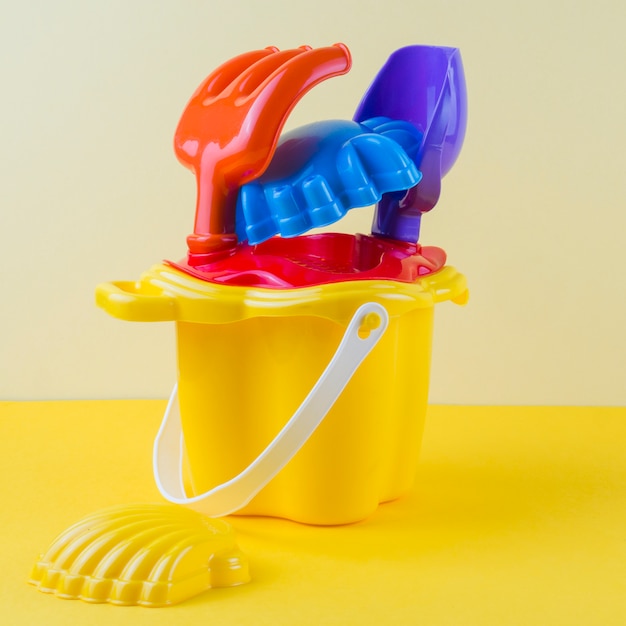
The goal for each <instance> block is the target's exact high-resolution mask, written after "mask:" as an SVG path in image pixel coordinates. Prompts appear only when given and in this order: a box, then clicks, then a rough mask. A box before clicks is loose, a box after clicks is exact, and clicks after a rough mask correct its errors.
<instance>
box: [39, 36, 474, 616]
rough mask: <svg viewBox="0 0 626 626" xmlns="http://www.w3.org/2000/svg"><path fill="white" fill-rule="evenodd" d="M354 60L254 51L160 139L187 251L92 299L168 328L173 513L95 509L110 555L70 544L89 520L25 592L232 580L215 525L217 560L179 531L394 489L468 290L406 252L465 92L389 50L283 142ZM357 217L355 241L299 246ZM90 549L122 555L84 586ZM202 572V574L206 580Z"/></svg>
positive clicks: (143, 589) (438, 57)
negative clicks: (361, 88) (368, 212)
mask: <svg viewBox="0 0 626 626" xmlns="http://www.w3.org/2000/svg"><path fill="white" fill-rule="evenodd" d="M350 65H351V58H350V53H349V51H348V49H347V48H346V46H344V45H342V44H336V45H334V46H329V47H324V48H318V49H312V48H310V47H308V46H303V47H300V48H297V49H293V50H283V51H280V50H278V49H276V48H266V49H264V50H256V51H252V52H248V53H245V54H243V55H240V56H238V57H236V58H234V59H231V60H230V61H227V62H226V63H224V64H223V65H222V66H220V67H219V68H217V69H216V70H215V71H214V72H213V73H211V74H210V75H209V76H208V77H207V78H206V80H205V81H204V82H203V83H202V84H201V85H200V86H199V87H198V89H197V90H196V91H195V93H194V94H193V96H192V97H191V99H190V101H189V103H188V104H187V106H186V108H185V110H184V112H183V115H182V117H181V120H180V122H179V124H178V127H177V129H176V132H175V140H174V147H175V151H176V155H177V157H178V158H179V160H180V161H181V162H182V163H183V164H184V165H185V166H186V167H188V168H189V169H190V170H191V171H192V172H193V173H194V175H195V178H196V183H197V201H196V211H195V220H194V229H193V233H192V234H191V235H189V237H188V238H187V247H188V252H187V255H186V256H185V258H183V259H177V260H168V261H165V262H163V263H161V264H158V265H156V266H154V267H152V268H151V269H150V270H149V271H147V272H146V273H145V274H144V275H143V276H141V278H140V279H139V280H138V281H118V282H111V283H106V284H102V285H99V286H98V288H97V291H96V299H97V303H98V305H99V306H100V307H102V308H103V309H104V310H105V311H107V312H108V313H109V314H111V315H113V316H115V317H117V318H120V319H123V320H129V321H141V322H155V321H170V322H175V326H176V334H177V350H178V356H177V358H178V380H177V382H176V385H175V386H174V390H173V392H172V395H171V398H170V401H169V404H168V407H167V410H166V414H165V416H164V419H163V423H162V425H161V428H160V430H159V432H158V434H157V436H156V440H155V444H154V455H153V465H154V474H155V479H156V482H157V485H158V487H159V489H160V491H161V493H162V494H163V496H164V497H165V498H166V499H167V500H168V501H169V502H171V503H172V504H173V505H178V506H172V505H171V504H170V505H155V507H153V508H148V509H141V510H140V511H137V508H134V509H132V511H131V513H130V514H129V508H128V507H126V508H124V507H122V508H120V509H116V510H114V511H108V512H104V513H102V514H100V515H98V514H97V515H96V518H97V520H96V521H97V523H96V524H95V526H97V527H98V528H100V531H101V533H103V534H105V535H106V537H107V540H106V541H108V542H109V543H108V544H106V541H105V540H103V539H102V538H101V537H100V538H99V539H98V538H97V537H98V536H97V533H96V534H93V533H91V534H90V532H91V531H86V530H85V529H86V528H92V527H93V526H94V518H90V520H91V521H90V523H89V524H87V525H85V523H84V521H83V522H79V523H78V524H77V525H76V526H75V527H72V529H70V530H69V531H66V533H64V534H63V535H62V536H61V537H60V538H58V539H57V541H56V542H55V544H53V546H52V547H51V549H50V551H49V553H48V556H47V557H46V556H44V557H42V560H40V561H39V563H38V564H37V566H36V568H35V571H34V573H33V577H32V580H31V582H33V583H34V584H36V585H38V586H39V587H40V588H41V589H42V590H43V591H49V592H55V593H57V595H60V596H62V597H81V598H83V599H87V600H90V601H94V602H96V601H98V602H102V601H109V602H113V603H117V604H144V605H146V606H165V605H168V604H172V603H175V602H178V601H180V600H182V599H184V598H185V597H190V596H191V595H195V594H196V593H198V592H199V591H202V590H203V589H206V588H209V587H211V586H219V585H222V586H223V585H231V584H241V583H243V582H246V581H247V580H248V578H249V575H248V570H247V561H246V560H245V557H244V556H243V555H241V554H240V553H238V552H237V548H236V544H235V543H234V540H233V539H232V537H230V535H229V529H228V525H227V524H226V523H225V522H223V521H221V520H214V521H215V523H216V526H215V532H214V534H213V536H214V537H215V538H218V539H216V543H215V545H213V544H212V543H211V541H208V542H207V541H206V540H205V539H206V538H203V536H202V534H201V533H200V534H198V533H197V532H196V534H194V532H192V531H190V533H191V535H188V534H187V535H186V534H185V524H186V523H187V521H189V524H190V525H191V527H195V526H194V524H196V523H197V519H198V518H195V517H194V518H190V517H185V516H199V517H200V518H202V519H203V520H205V521H206V522H207V523H208V524H210V523H211V521H210V520H207V517H209V518H215V517H221V516H225V515H229V514H241V515H263V516H274V517H282V518H286V519H289V520H293V521H295V522H300V523H304V524H315V525H337V524H348V523H352V522H356V521H360V520H364V519H366V518H367V517H368V516H369V515H370V514H371V513H373V512H374V511H375V509H376V508H377V506H378V505H379V504H380V503H383V502H387V501H391V500H394V499H396V498H398V497H400V496H402V495H403V494H405V493H407V491H409V490H410V488H411V485H412V482H413V478H414V475H415V472H416V468H417V462H418V456H419V448H420V442H421V436H422V431H423V426H424V419H425V412H426V406H427V402H428V381H429V370H430V352H431V340H432V326H433V313H434V305H435V304H436V303H438V302H442V301H445V300H451V301H452V302H456V303H458V304H464V303H465V302H466V301H467V294H468V292H467V286H466V281H465V278H464V276H463V275H462V274H460V273H459V272H457V271H456V270H455V269H454V268H453V267H451V266H448V265H446V254H445V252H444V251H443V250H441V249H440V248H437V247H432V246H422V245H421V244H420V243H419V234H420V222H421V217H422V214H423V213H425V212H427V211H429V210H430V209H432V208H433V207H434V206H435V204H436V202H437V200H438V198H439V194H440V190H441V179H442V178H443V176H444V175H445V174H446V173H447V172H448V171H449V169H450V168H451V167H452V165H453V164H454V162H455V160H456V158H457V156H458V154H459V151H460V149H461V145H462V143H463V138H464V134H465V127H466V112H467V104H466V92H465V82H464V75H463V68H462V63H461V59H460V54H459V52H458V50H457V49H455V48H444V47H433V46H411V47H408V48H403V49H400V50H397V51H396V52H394V53H393V54H392V55H391V57H390V58H389V60H388V62H387V63H386V64H385V66H383V68H382V69H381V70H380V72H379V74H378V75H377V76H376V78H375V79H374V81H373V83H372V84H371V86H370V88H369V89H368V91H367V92H366V94H365V95H364V96H363V98H362V100H361V102H360V103H359V104H358V106H357V108H356V113H355V115H354V118H353V119H352V120H326V121H318V122H314V123H312V124H308V125H306V126H303V127H300V128H296V129H294V130H292V131H290V132H286V133H282V129H283V126H284V123H285V121H286V119H287V117H288V115H289V113H290V112H291V110H292V109H293V107H294V106H295V104H296V103H297V102H298V101H299V99H300V98H301V97H302V96H303V95H304V94H305V93H306V92H307V91H309V90H310V89H311V88H313V87H314V86H315V85H316V84H318V83H319V82H321V81H323V80H326V79H328V78H331V77H334V76H338V75H340V74H344V73H346V72H347V71H348V70H349V69H350ZM372 205H375V212H374V220H373V224H372V228H371V232H370V233H368V234H343V233H333V232H322V233H317V234H312V233H310V232H309V231H311V230H312V229H314V228H319V227H323V226H329V225H331V224H333V223H335V222H337V221H338V220H340V219H341V218H342V217H343V216H344V215H345V214H346V213H347V212H348V211H350V210H352V209H358V208H360V207H367V206H372ZM181 505H182V506H181ZM179 510H180V511H184V513H183V514H182V516H183V517H176V515H177V514H178V513H177V512H178V511H179ZM129 515H130V517H129ZM170 515H174V517H175V518H176V520H177V521H176V522H175V523H174V522H171V520H170V518H169V517H168V516H170ZM151 516H157V517H158V519H159V520H160V522H159V524H154V525H153V527H152V530H151V531H150V532H148V534H149V535H150V538H149V539H146V542H147V543H145V544H143V545H142V539H141V538H140V539H139V540H138V541H137V540H136V539H135V541H134V543H133V542H132V541H129V540H128V537H129V536H131V535H133V533H134V532H135V530H136V535H137V536H139V537H141V533H142V532H147V531H146V529H147V528H148V527H150V523H149V521H148V520H149V519H150V517H151ZM164 516H165V517H166V518H167V520H169V521H163V519H164ZM181 520H182V521H181ZM172 524H174V525H173V526H172ZM220 524H221V525H220ZM200 526H202V524H200ZM205 527H208V526H205ZM172 528H174V530H172ZM134 529H135V530H134ZM142 529H143V530H142ZM159 529H161V530H159ZM164 529H166V530H164ZM172 532H173V533H174V535H175V536H176V537H178V538H179V539H181V541H182V543H181V544H180V545H181V546H182V545H184V546H186V547H185V548H182V547H181V548H180V549H181V550H187V552H186V553H185V554H188V555H189V556H188V560H187V561H185V559H180V560H179V562H180V563H181V565H180V566H178V565H175V564H174V560H171V561H169V563H170V567H169V569H168V567H165V566H164V565H161V566H159V567H156V566H155V565H154V564H155V563H161V564H162V563H163V562H164V556H163V555H164V550H165V551H167V550H169V552H168V554H169V555H170V556H171V555H172V554H173V553H176V549H175V548H173V547H172V546H176V545H178V544H176V542H175V541H174V542H173V543H172V534H171V533H172ZM129 533H130V534H129ZM177 533H178V534H177ZM133 536H135V535H133ZM189 536H194V537H196V539H195V540H189ZM168 538H169V539H168ZM98 541H99V542H100V543H99V544H98V545H105V544H106V545H108V547H109V550H110V551H112V552H114V553H115V554H116V555H117V557H116V559H117V560H116V559H113V558H109V561H107V562H108V563H111V562H115V563H116V565H115V567H113V568H112V569H111V571H109V572H108V573H106V574H104V573H103V574H101V575H98V576H95V575H94V573H93V571H92V570H93V569H94V568H95V569H98V568H99V570H100V571H104V570H103V566H102V564H101V563H102V558H103V556H102V555H103V554H104V553H107V550H106V549H103V550H100V551H96V552H94V550H93V548H92V542H98ZM103 542H104V543H103ZM120 542H123V543H124V545H125V546H127V548H126V549H125V550H126V551H123V550H122V551H121V550H120V549H119V544H120ZM131 544H132V546H134V547H129V546H131ZM207 546H209V548H207ZM212 548H215V554H214V556H213V558H212V559H208V558H207V549H208V550H210V549H212ZM85 552H88V553H89V554H90V555H91V556H90V558H91V560H90V559H89V558H87V557H86V556H85ZM130 553H132V554H133V555H135V556H134V557H131V556H130ZM139 553H141V554H142V555H143V556H142V557H141V558H144V559H145V561H146V562H149V563H151V564H152V570H150V568H149V567H148V566H145V568H144V570H145V572H148V570H150V571H151V572H152V574H151V576H152V577H151V578H150V577H149V576H147V574H145V575H139V576H138V575H137V572H138V571H144V570H142V569H141V568H137V567H134V568H130V569H132V571H133V572H135V574H134V578H132V577H131V579H125V578H124V575H123V571H124V569H125V568H126V570H129V567H128V563H129V561H133V559H135V560H134V561H133V562H135V563H136V562H137V559H138V558H139V557H138V556H137V554H139ZM235 553H236V554H237V556H236V558H235V557H233V556H232V555H233V554H235ZM60 554H62V555H63V558H62V559H60V557H59V555H60ZM81 554H82V555H83V556H82V557H81V556H80V555H81ZM94 554H97V555H99V556H98V558H95V561H98V562H97V563H95V562H94ZM107 554H108V553H107ZM197 554H201V555H202V556H201V558H200V560H198V559H197V557H196V556H195V555H197ZM69 555H71V556H69ZM220 555H221V556H220ZM224 555H226V556H224ZM59 559H60V560H61V561H63V563H60V562H59ZM165 561H167V559H165ZM76 562H79V563H82V567H83V569H82V570H80V567H79V568H78V569H79V570H80V572H78V573H77V571H75V570H76V566H75V563H76ZM207 562H213V563H215V567H216V571H217V572H218V574H216V575H215V576H213V577H211V576H210V575H209V573H208V572H207V571H204V572H202V571H201V570H202V569H203V566H202V565H198V563H207ZM189 563H190V564H191V565H189ZM220 563H221V564H222V565H223V564H227V565H228V567H226V566H225V565H224V566H220ZM177 567H178V568H179V569H178V570H177ZM181 568H182V569H181ZM185 568H187V569H185ZM189 568H191V569H189ZM228 568H230V569H228ZM104 569H106V568H104ZM182 570H184V571H182ZM205 570H206V567H205ZM227 570H228V571H227ZM70 571H72V572H73V574H72V575H70V574H68V572H70ZM129 571H130V570H129ZM155 571H156V572H159V574H157V575H156V577H155V575H154V572H155ZM51 572H52V573H51ZM166 572H167V574H166ZM190 572H194V574H193V575H191V574H190ZM220 572H221V574H220ZM81 577H82V578H81ZM183 580H194V581H196V582H195V583H194V584H193V585H191V584H190V585H187V584H186V583H182V582H181V581H183ZM43 581H47V582H43ZM90 585H91V586H90ZM70 588H71V589H70ZM95 589H97V591H94V590H95ZM60 590H61V591H60ZM62 590H65V591H62Z"/></svg>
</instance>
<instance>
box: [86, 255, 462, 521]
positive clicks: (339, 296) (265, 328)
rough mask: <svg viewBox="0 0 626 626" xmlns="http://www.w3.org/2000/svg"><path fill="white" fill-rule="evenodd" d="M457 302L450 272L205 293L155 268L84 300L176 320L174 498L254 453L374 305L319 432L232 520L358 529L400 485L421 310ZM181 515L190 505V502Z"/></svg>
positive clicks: (426, 363) (421, 412)
mask: <svg viewBox="0 0 626 626" xmlns="http://www.w3.org/2000/svg"><path fill="white" fill-rule="evenodd" d="M467 294H468V292H467V287H466V281H465V278H464V276H463V275H462V274H460V273H458V272H457V271H456V270H455V269H454V268H452V267H450V266H445V267H443V269H441V270H439V271H437V272H435V273H433V274H430V275H427V276H424V277H422V278H419V279H418V280H416V281H415V282H412V283H407V282H399V281H390V280H354V281H346V282H338V283H330V284H324V285H316V286H311V287H302V288H295V289H280V290H276V289H265V288H257V287H245V286H232V285H220V284H215V283H211V282H206V281H203V280H200V279H197V278H195V277H193V276H190V275H188V274H186V273H184V272H181V271H179V270H177V269H175V268H173V267H171V266H168V265H159V266H156V267H154V268H152V270H150V271H149V272H147V273H146V274H144V275H143V276H142V277H141V280H140V281H138V282H117V283H107V284H103V285H100V286H99V287H98V289H97V302H98V304H99V305H100V306H101V307H102V308H104V309H105V310H106V311H107V312H108V313H110V314H111V315H113V316H115V317H118V318H121V319H125V320H132V321H174V322H176V329H177V347H178V399H177V401H178V406H177V407H176V408H177V409H179V411H180V420H181V427H182V435H183V456H184V472H183V473H184V476H185V485H184V493H186V494H187V495H188V496H189V498H190V500H194V501H195V500H201V498H200V496H201V494H203V493H205V492H207V491H210V490H211V489H213V488H214V487H215V486H216V485H220V484H223V483H228V481H230V480H231V479H233V477H235V476H237V475H238V474H240V473H241V472H243V471H244V470H245V469H246V468H247V467H248V466H249V465H250V464H251V463H253V462H254V460H255V459H257V457H259V455H260V454H261V453H262V452H263V450H264V449H265V448H266V447H267V446H268V445H269V444H270V443H271V442H272V440H273V439H274V438H275V437H276V434H277V433H278V432H279V431H281V429H282V428H283V427H284V426H285V424H286V422H287V421H288V420H290V418H291V417H292V415H293V414H294V412H296V411H297V410H298V407H299V406H300V405H301V403H302V402H303V400H304V399H305V398H306V397H307V394H309V392H310V391H311V389H312V388H313V387H314V386H315V385H316V382H317V381H318V379H319V378H320V376H321V375H322V373H323V372H324V370H325V368H326V367H327V365H328V363H329V361H330V360H331V359H332V358H333V354H334V353H335V351H336V350H337V346H338V345H339V344H340V342H341V340H342V336H343V335H344V333H345V332H346V325H347V324H348V322H350V320H351V318H352V317H353V316H354V314H355V311H357V309H359V307H361V306H362V305H364V304H365V303H377V305H382V307H384V310H385V311H386V313H387V315H388V326H387V328H386V330H385V331H384V333H383V334H382V336H381V337H380V339H379V340H378V343H376V345H375V346H374V347H373V349H371V352H370V353H369V354H368V355H367V356H366V357H365V358H364V360H363V361H362V363H361V364H360V365H359V366H358V367H357V368H356V371H355V372H354V373H353V374H352V376H351V379H350V380H349V382H348V383H347V385H346V386H345V388H344V389H343V391H342V392H341V393H340V395H339V397H338V398H337V400H336V401H335V402H334V404H333V406H332V407H331V408H330V410H329V411H328V413H327V414H326V416H325V417H324V419H323V420H322V421H321V423H320V425H319V427H317V428H316V429H315V430H314V432H313V433H312V434H311V436H310V437H309V438H308V440H307V441H306V443H305V444H304V445H303V446H302V447H301V449H300V450H299V451H298V452H297V453H296V454H295V456H293V458H292V459H291V460H290V461H289V463H288V464H287V465H286V466H285V467H284V468H283V469H282V470H281V471H280V472H279V473H278V474H277V475H276V476H275V477H273V479H272V480H271V481H269V483H268V484H267V485H266V486H264V487H263V488H262V489H261V490H260V491H259V492H258V493H257V494H256V495H255V496H254V497H253V498H252V499H251V500H250V501H249V502H248V503H247V504H246V505H245V506H244V507H243V508H241V509H240V510H239V511H237V512H238V513H240V514H248V515H269V516H277V517H283V518H288V519H291V520H295V521H298V522H304V523H310V524H323V525H330V524H345V523H349V522H354V521H357V520H362V519H364V518H366V517H367V516H368V515H370V514H371V513H372V512H373V511H374V510H375V509H376V508H377V506H378V504H379V503H382V502H386V501H390V500H394V499H396V498H398V497H400V496H401V495H403V494H405V493H406V492H407V491H408V490H409V489H410V488H411V485H412V483H413V479H414V475H415V472H416V467H417V462H418V456H419V449H420V443H421V437H422V431H423V426H424V419H425V413H426V406H427V401H428V384H429V373H430V354H431V339H432V329H433V312H434V305H435V304H436V303H438V302H441V301H444V300H451V301H453V302H456V303H459V304H463V303H465V302H466V300H467ZM174 399H175V400H176V398H174ZM194 506H195V507H196V508H198V509H199V510H202V502H201V501H198V502H194ZM209 513H211V511H209Z"/></svg>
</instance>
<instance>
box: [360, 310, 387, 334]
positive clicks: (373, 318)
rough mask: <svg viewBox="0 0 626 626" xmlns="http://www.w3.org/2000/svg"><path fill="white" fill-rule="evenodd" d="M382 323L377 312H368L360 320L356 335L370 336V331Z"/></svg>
mask: <svg viewBox="0 0 626 626" xmlns="http://www.w3.org/2000/svg"><path fill="white" fill-rule="evenodd" d="M381 323H382V320H381V319H380V315H378V313H368V314H367V315H365V316H364V317H363V319H362V320H361V325H360V326H359V330H358V335H359V338H360V339H367V338H368V337H369V336H370V333H371V332H372V331H373V330H375V329H376V328H378V327H379V326H380V325H381Z"/></svg>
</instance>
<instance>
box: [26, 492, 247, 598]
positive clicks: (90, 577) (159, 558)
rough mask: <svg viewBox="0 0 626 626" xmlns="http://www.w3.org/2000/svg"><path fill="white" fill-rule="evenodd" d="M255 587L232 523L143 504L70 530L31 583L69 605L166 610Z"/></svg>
mask: <svg viewBox="0 0 626 626" xmlns="http://www.w3.org/2000/svg"><path fill="white" fill-rule="evenodd" d="M249 580H250V575H249V573H248V563H247V560H246V558H245V557H244V556H243V555H242V554H241V552H240V551H239V549H238V548H237V545H236V543H235V535H234V532H233V530H232V528H231V526H230V525H229V524H228V523H226V522H224V521H222V520H215V519H208V518H206V517H205V516H203V515H201V514H199V513H197V512H195V511H190V510H188V509H184V508H182V507H176V506H171V505H150V504H142V505H136V506H122V507H116V508H112V509H107V510H104V511H100V512H97V513H94V514H92V515H90V516H88V517H86V518H84V519H83V520H81V521H79V522H77V523H76V524H74V525H73V526H72V527H70V528H68V529H67V530H66V531H65V532H63V533H62V534H61V535H59V536H58V537H57V538H56V539H55V540H54V541H53V543H52V544H51V546H50V548H49V549H48V550H47V552H46V553H45V554H43V555H42V556H41V557H40V559H39V561H38V562H37V563H36V564H35V567H34V568H33V571H32V573H31V576H30V580H29V582H30V583H31V584H33V585H35V586H36V587H37V588H38V589H39V590H40V591H43V592H45V593H54V594H56V595H57V596H58V597H59V598H64V599H70V600H76V599H80V600H85V601H86V602H93V603H100V602H110V603H111V604H118V605H142V606H147V607H161V606H169V605H171V604H176V603H178V602H181V601H183V600H186V599H188V598H191V597H192V596H195V595H197V594H199V593H202V592H203V591H206V590H207V589H210V588H211V587H232V586H234V585H241V584H243V583H246V582H248V581H249Z"/></svg>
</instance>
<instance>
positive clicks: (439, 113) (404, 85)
mask: <svg viewBox="0 0 626 626" xmlns="http://www.w3.org/2000/svg"><path fill="white" fill-rule="evenodd" d="M377 117H385V118H390V119H391V120H402V121H405V122H410V123H411V124H413V125H414V126H415V127H416V128H417V129H418V130H419V131H420V132H421V133H423V141H422V143H421V144H420V145H419V147H418V148H417V150H416V153H415V154H411V155H409V156H410V157H411V158H412V159H413V160H414V162H415V164H416V165H417V167H418V169H419V170H420V171H421V172H422V174H423V178H422V180H421V181H420V183H419V184H418V185H416V186H414V187H412V188H411V189H409V190H408V191H398V192H391V193H386V194H384V195H383V197H382V198H381V200H380V201H379V202H378V204H377V205H376V213H375V216H374V223H373V224H372V232H373V233H374V234H377V235H381V236H383V237H389V238H392V239H400V240H402V241H409V242H414V243H416V242H417V240H418V238H419V229H420V218H421V215H422V213H425V212H426V211H430V209H432V208H433V207H434V206H435V204H436V203H437V201H438V200H439V194H440V191H441V179H442V178H443V177H444V176H445V175H446V174H447V172H448V171H449V170H450V168H451V167H452V166H453V165H454V162H455V161H456V159H457V157H458V155H459V152H460V151H461V146H462V145H463V139H464V137H465V128H466V126H467V93H466V88H465V75H464V73H463V64H462V61H461V54H460V52H459V50H458V49H457V48H446V47H440V46H408V47H406V48H400V49H399V50H396V51H395V52H394V53H393V54H392V55H391V56H390V57H389V59H388V60H387V63H385V65H384V66H383V67H382V69H381V70H380V72H379V73H378V74H377V76H376V78H375V79H374V81H373V82H372V84H371V85H370V87H369V89H368V90H367V92H366V93H365V96H363V99H362V100H361V102H360V104H359V106H358V108H357V111H356V113H355V115H354V119H355V121H357V122H362V121H364V120H368V119H370V120H371V119H372V118H377Z"/></svg>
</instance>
